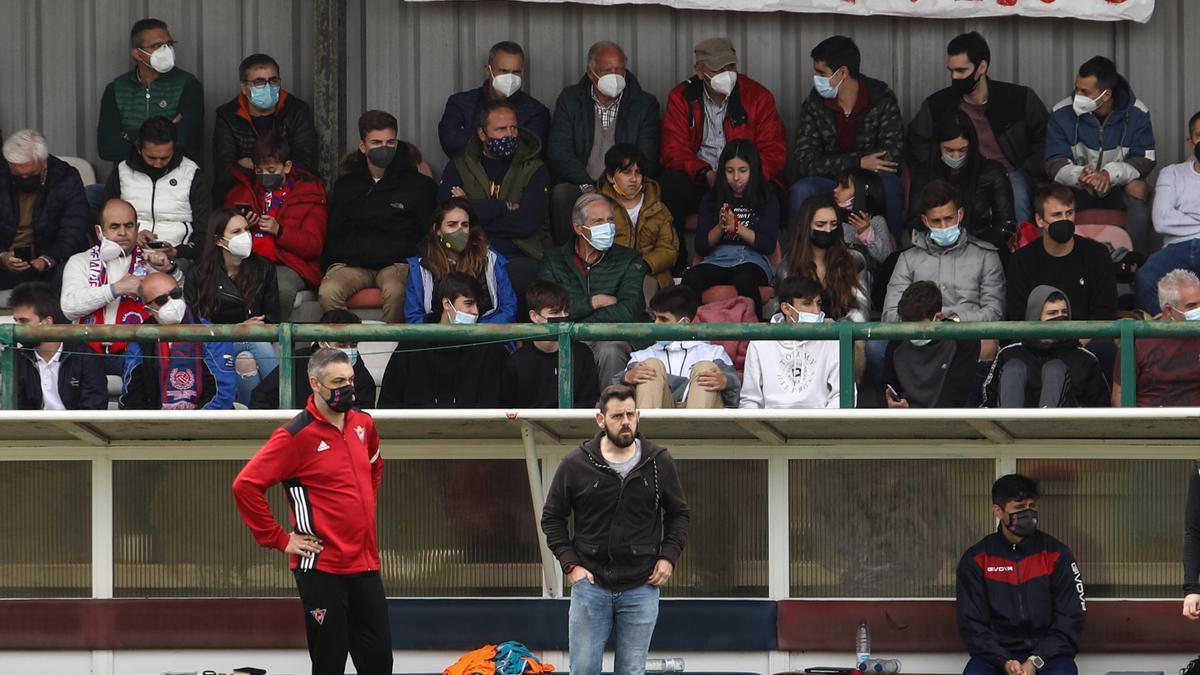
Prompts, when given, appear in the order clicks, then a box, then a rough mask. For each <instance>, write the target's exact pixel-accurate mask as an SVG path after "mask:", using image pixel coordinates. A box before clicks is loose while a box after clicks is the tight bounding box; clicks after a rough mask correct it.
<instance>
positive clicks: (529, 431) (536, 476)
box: [521, 422, 561, 598]
mask: <svg viewBox="0 0 1200 675" xmlns="http://www.w3.org/2000/svg"><path fill="white" fill-rule="evenodd" d="M521 440H522V441H523V442H524V443H525V470H526V471H527V472H528V473H529V498H530V499H532V500H533V522H534V529H536V530H537V537H538V550H539V552H540V553H541V556H542V583H543V587H544V588H545V590H546V595H547V596H549V597H551V598H556V597H558V596H559V595H560V594H561V589H559V588H558V586H557V584H555V583H554V582H555V580H556V578H557V575H558V563H557V562H556V561H555V559H554V554H553V553H551V552H550V547H548V546H547V545H546V533H545V532H543V531H542V507H543V506H544V505H545V503H546V501H545V497H544V496H543V495H545V492H543V491H542V468H541V466H540V465H539V464H538V456H537V442H536V441H535V440H534V438H533V426H532V425H531V424H529V422H522V423H521Z"/></svg>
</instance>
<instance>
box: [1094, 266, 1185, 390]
mask: <svg viewBox="0 0 1200 675" xmlns="http://www.w3.org/2000/svg"><path fill="white" fill-rule="evenodd" d="M1158 304H1159V305H1160V306H1161V307H1162V314H1161V315H1159V316H1157V317H1155V318H1157V319H1158V320H1160V321H1200V278H1197V277H1196V274H1195V273H1194V272H1192V271H1190V270H1186V269H1178V270H1171V271H1170V272H1167V273H1166V274H1164V275H1163V277H1162V278H1161V279H1159V280H1158ZM1134 345H1135V349H1134V351H1135V352H1136V354H1135V356H1134V362H1135V372H1136V373H1137V387H1136V392H1137V407H1139V408H1164V407H1168V408H1169V407H1177V406H1196V405H1200V362H1198V361H1197V360H1196V354H1198V353H1200V340H1198V339H1196V338H1139V339H1138V340H1136V341H1135V342H1134ZM1120 362H1121V353H1120V349H1118V350H1117V358H1116V361H1115V363H1118V364H1119V363H1120ZM1113 371H1114V372H1113V388H1112V404H1113V407H1117V406H1119V405H1121V369H1120V368H1119V367H1117V368H1113Z"/></svg>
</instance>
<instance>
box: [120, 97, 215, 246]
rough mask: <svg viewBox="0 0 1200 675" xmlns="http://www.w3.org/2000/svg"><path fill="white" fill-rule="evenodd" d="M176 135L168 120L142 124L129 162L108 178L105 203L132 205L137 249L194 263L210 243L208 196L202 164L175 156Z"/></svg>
mask: <svg viewBox="0 0 1200 675" xmlns="http://www.w3.org/2000/svg"><path fill="white" fill-rule="evenodd" d="M177 133H178V128H177V127H176V125H175V124H173V123H172V122H171V120H169V119H167V118H165V117H151V118H150V119H148V120H146V121H145V122H143V123H142V127H141V128H140V129H138V135H137V144H136V146H135V149H134V151H133V152H131V153H130V155H129V159H126V160H124V161H123V162H121V163H120V164H118V165H117V168H116V170H115V171H113V172H112V173H110V174H108V182H107V183H105V185H104V199H105V201H107V200H109V199H124V200H125V201H127V202H129V203H130V204H133V208H134V209H135V210H136V211H137V220H138V244H139V245H141V246H145V247H147V248H153V249H158V250H160V251H162V252H163V253H166V254H167V257H168V258H170V259H172V260H176V259H179V258H182V259H184V260H187V261H189V262H195V261H196V260H197V259H198V258H199V257H200V251H201V250H202V249H203V242H204V240H205V238H206V237H205V234H206V232H205V229H204V228H205V226H206V225H207V224H208V213H209V210H210V209H209V194H208V188H207V186H206V185H205V183H204V175H203V172H201V171H200V167H199V165H197V164H196V163H195V162H193V161H192V160H190V159H188V158H187V157H184V156H183V153H181V152H177V151H176V148H177V143H176V141H175V135H176V134H177Z"/></svg>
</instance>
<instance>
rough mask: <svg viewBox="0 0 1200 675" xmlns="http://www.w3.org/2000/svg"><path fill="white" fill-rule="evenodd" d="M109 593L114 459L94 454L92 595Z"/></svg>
mask: <svg viewBox="0 0 1200 675" xmlns="http://www.w3.org/2000/svg"><path fill="white" fill-rule="evenodd" d="M112 596H113V463H112V459H110V458H108V457H97V458H95V459H93V460H92V597H93V598H102V599H108V598H111V597H112ZM109 672H111V671H109Z"/></svg>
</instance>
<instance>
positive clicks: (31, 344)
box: [17, 341, 42, 349]
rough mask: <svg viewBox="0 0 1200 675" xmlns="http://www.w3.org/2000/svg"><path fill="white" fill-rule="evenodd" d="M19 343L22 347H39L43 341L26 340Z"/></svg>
mask: <svg viewBox="0 0 1200 675" xmlns="http://www.w3.org/2000/svg"><path fill="white" fill-rule="evenodd" d="M17 345H19V346H20V347H21V349H37V348H38V347H41V346H42V343H41V342H29V341H24V342H18V343H17Z"/></svg>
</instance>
